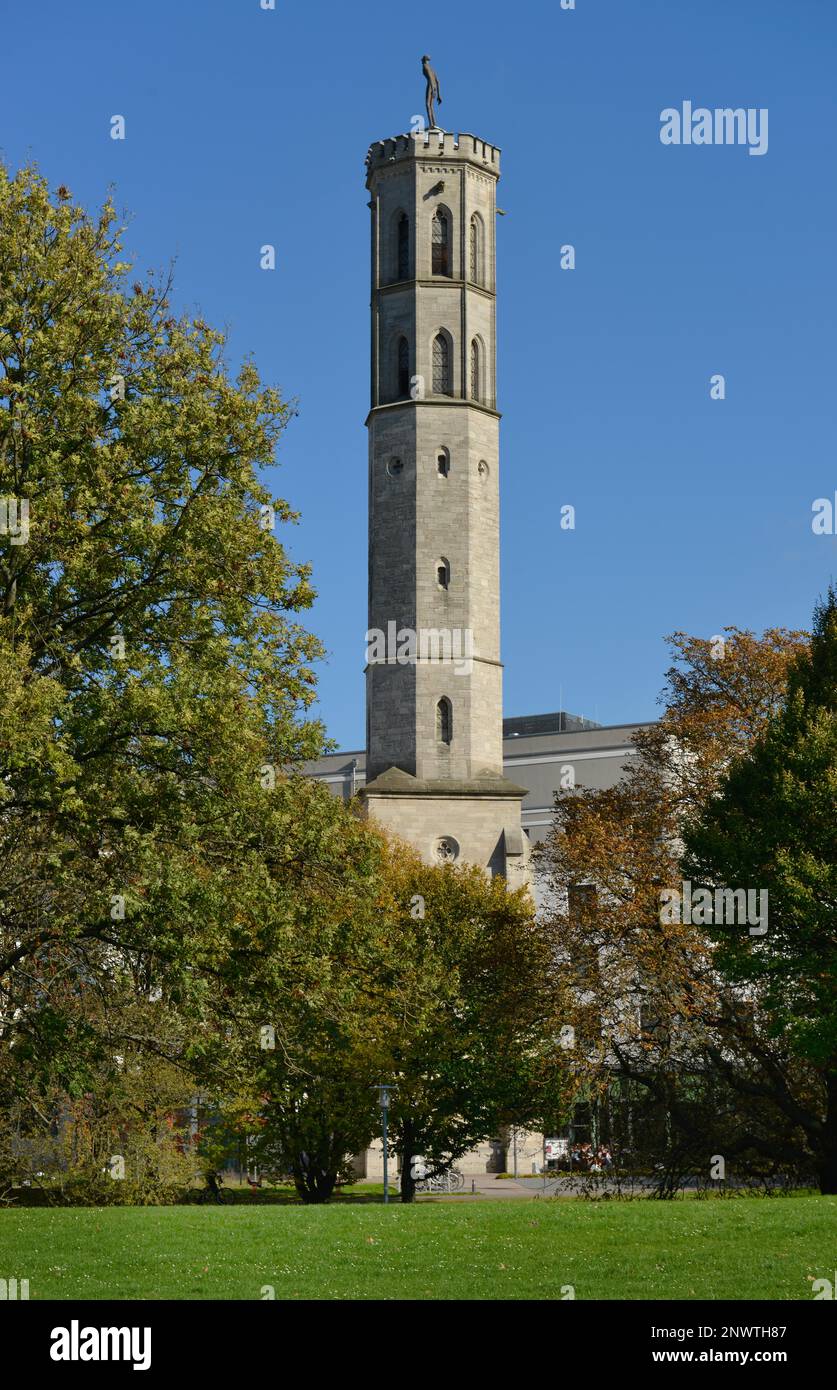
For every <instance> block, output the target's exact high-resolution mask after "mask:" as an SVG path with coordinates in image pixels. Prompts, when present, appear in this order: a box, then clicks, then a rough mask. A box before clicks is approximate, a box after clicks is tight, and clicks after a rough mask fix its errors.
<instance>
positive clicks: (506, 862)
mask: <svg viewBox="0 0 837 1390" xmlns="http://www.w3.org/2000/svg"><path fill="white" fill-rule="evenodd" d="M525 795H526V788H525V787H518V786H517V785H516V784H515V783H514V782H509V781H508V780H507V779H506V778H505V777H503V776H499V775H495V774H486V775H484V776H480V777H475V778H472V779H471V780H469V781H455V780H453V779H448V778H445V779H444V780H441V779H440V780H438V781H434V780H424V779H422V778H419V777H412V776H411V775H410V773H408V772H403V771H402V770H401V769H400V768H397V767H391V768H389V769H388V770H387V771H386V772H384V773H382V774H381V775H380V777H376V778H375V780H374V781H373V782H370V783H368V785H367V786H366V787H364V788H363V790H362V792H361V796H362V798H363V801H364V804H365V806H366V811H367V814H368V815H369V816H370V817H371V818H373V819H374V820H376V821H377V822H378V824H379V825H381V826H383V828H384V829H386V830H388V831H389V832H390V833H391V834H393V835H397V836H398V838H399V839H401V840H405V841H406V842H407V844H409V845H412V846H413V848H414V849H415V850H416V852H417V853H418V854H419V855H420V857H421V858H422V859H423V860H424V862H425V863H427V864H450V863H463V864H478V865H479V866H480V867H481V868H483V869H485V870H486V872H487V873H490V874H491V875H492V876H494V875H497V874H500V875H502V876H503V877H504V878H505V879H506V882H507V883H508V885H509V887H510V888H522V887H524V886H528V883H529V857H530V854H529V839H528V836H527V835H525V834H524V832H523V830H522V829H521V824H520V810H521V803H522V800H523V797H524V796H525Z"/></svg>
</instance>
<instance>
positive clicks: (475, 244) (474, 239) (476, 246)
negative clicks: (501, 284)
mask: <svg viewBox="0 0 837 1390" xmlns="http://www.w3.org/2000/svg"><path fill="white" fill-rule="evenodd" d="M481 232H482V227H481V226H480V219H479V218H478V217H477V215H476V213H474V215H473V217H472V218H471V229H470V262H471V265H470V271H471V283H472V284H474V285H481V284H482V283H483V273H482V236H481Z"/></svg>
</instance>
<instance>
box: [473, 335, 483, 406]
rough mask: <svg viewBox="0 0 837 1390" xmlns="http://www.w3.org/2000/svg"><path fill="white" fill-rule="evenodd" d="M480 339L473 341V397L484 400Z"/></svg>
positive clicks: (476, 399) (475, 399)
mask: <svg viewBox="0 0 837 1390" xmlns="http://www.w3.org/2000/svg"><path fill="white" fill-rule="evenodd" d="M481 355H482V354H481V353H480V345H479V341H478V339H476V338H474V339H473V340H472V342H471V399H472V400H474V401H480V400H482V380H481V378H482V362H481V360H480V358H481Z"/></svg>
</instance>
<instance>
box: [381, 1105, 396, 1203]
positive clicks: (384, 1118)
mask: <svg viewBox="0 0 837 1390" xmlns="http://www.w3.org/2000/svg"><path fill="white" fill-rule="evenodd" d="M392 1089H393V1088H392V1086H379V1087H378V1096H379V1099H380V1104H381V1128H382V1130H383V1144H384V1202H388V1201H389V1162H388V1157H389V1155H388V1146H387V1112H388V1110H389V1093H390V1091H391V1090H392Z"/></svg>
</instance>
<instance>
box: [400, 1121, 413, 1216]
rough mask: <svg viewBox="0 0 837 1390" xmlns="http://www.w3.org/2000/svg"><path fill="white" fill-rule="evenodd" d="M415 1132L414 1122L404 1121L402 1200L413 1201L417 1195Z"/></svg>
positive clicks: (402, 1139)
mask: <svg viewBox="0 0 837 1390" xmlns="http://www.w3.org/2000/svg"><path fill="white" fill-rule="evenodd" d="M415 1142H416V1141H415V1132H414V1129H413V1126H412V1124H411V1123H410V1122H409V1121H408V1120H407V1121H405V1122H404V1126H403V1132H402V1138H401V1201H402V1202H412V1201H413V1200H414V1198H415V1195H416V1180H415V1177H414V1176H413V1159H414V1158H415V1154H414V1153H413V1149H414V1146H415Z"/></svg>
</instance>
